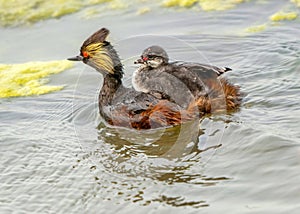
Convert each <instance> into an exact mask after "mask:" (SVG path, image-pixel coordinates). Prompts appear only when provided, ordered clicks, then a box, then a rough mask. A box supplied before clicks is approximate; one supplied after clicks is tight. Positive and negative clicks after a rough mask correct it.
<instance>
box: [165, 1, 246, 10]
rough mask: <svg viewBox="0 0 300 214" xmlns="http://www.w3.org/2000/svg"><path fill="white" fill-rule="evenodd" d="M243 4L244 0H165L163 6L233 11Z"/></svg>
mask: <svg viewBox="0 0 300 214" xmlns="http://www.w3.org/2000/svg"><path fill="white" fill-rule="evenodd" d="M242 2H244V0H165V1H163V5H164V6H165V7H191V6H194V5H196V4H199V6H200V7H201V8H202V10H205V11H212V10H228V9H232V8H234V7H235V6H236V5H238V4H240V3H242Z"/></svg>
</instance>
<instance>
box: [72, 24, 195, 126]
mask: <svg viewBox="0 0 300 214" xmlns="http://www.w3.org/2000/svg"><path fill="white" fill-rule="evenodd" d="M108 34H109V31H108V30H107V29H105V28H102V29H100V30H99V31H97V32H96V33H94V34H93V35H92V36H90V37H89V38H88V39H87V40H86V41H85V42H84V43H83V45H82V46H81V49H80V55H79V56H76V57H73V58H69V60H73V61H82V62H83V63H85V64H87V65H89V66H91V67H93V68H95V69H96V70H97V71H99V72H100V73H101V74H102V75H103V77H104V81H103V86H102V88H101V90H100V93H99V112H100V115H101V116H102V117H103V118H104V119H105V121H107V122H108V123H109V124H111V125H116V126H123V127H130V128H136V129H150V128H158V127H162V126H170V125H177V124H180V123H182V122H185V121H188V120H190V119H192V118H195V117H197V116H199V114H198V112H197V111H196V109H195V108H193V106H191V107H189V108H181V107H180V106H179V105H178V104H176V103H175V102H173V101H171V100H169V99H168V98H167V97H164V95H163V94H161V96H160V97H157V96H154V95H152V94H149V93H144V92H139V91H136V90H134V89H133V88H125V87H124V86H123V84H122V77H123V66H122V64H121V62H120V58H119V56H118V54H117V52H116V51H115V49H114V48H113V46H112V45H111V44H110V43H109V42H108V41H106V37H107V35H108ZM200 116H201V115H200Z"/></svg>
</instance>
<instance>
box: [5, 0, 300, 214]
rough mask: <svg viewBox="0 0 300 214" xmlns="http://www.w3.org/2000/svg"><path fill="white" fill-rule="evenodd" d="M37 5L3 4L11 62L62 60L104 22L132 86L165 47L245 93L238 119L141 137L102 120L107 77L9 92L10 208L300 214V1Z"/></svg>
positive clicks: (67, 79)
mask: <svg viewBox="0 0 300 214" xmlns="http://www.w3.org/2000/svg"><path fill="white" fill-rule="evenodd" d="M30 2H31V3H30ZM30 2H27V1H21V0H20V1H9V2H8V1H0V3H1V8H2V9H1V10H0V14H1V17H2V18H1V25H2V27H1V29H0V30H1V40H0V47H1V49H0V55H1V58H0V63H1V64H12V65H14V64H17V63H26V62H33V61H45V62H48V61H53V60H64V59H66V58H67V57H70V56H73V55H76V54H78V52H79V48H80V46H81V44H82V42H83V41H84V39H86V38H87V37H88V36H89V35H90V34H92V33H93V32H94V31H96V30H98V29H99V28H101V27H107V28H109V29H110V31H111V34H110V37H109V39H110V41H111V42H112V43H113V44H114V46H115V48H116V49H117V50H118V51H119V54H120V56H121V58H122V59H123V63H124V65H125V79H124V83H125V85H127V86H128V87H130V85H131V79H130V78H131V74H132V72H133V71H134V69H135V68H136V67H134V65H133V61H134V59H135V58H136V57H138V56H139V55H140V54H141V52H142V50H143V49H144V48H146V47H147V46H148V45H151V44H158V45H161V46H163V47H164V48H165V49H166V50H167V51H168V53H169V56H170V58H171V59H172V60H185V61H196V62H203V63H209V64H213V65H217V66H228V67H231V68H232V69H233V71H232V72H230V73H227V74H226V78H227V79H229V80H230V82H232V83H234V84H237V85H239V86H240V87H241V89H242V92H243V93H244V94H245V97H244V100H243V105H242V107H241V109H240V111H238V112H236V113H233V114H229V115H211V116H210V117H206V118H203V119H201V121H200V122H199V121H191V122H190V123H188V124H185V125H182V126H178V127H173V128H168V129H166V130H164V129H158V130H149V131H143V132H139V131H136V130H128V129H122V128H116V127H108V126H106V125H105V124H104V123H103V121H102V119H101V118H100V116H99V115H98V106H97V97H98V91H99V89H100V87H101V83H102V76H101V75H100V74H99V73H97V72H95V71H94V70H93V69H92V68H89V67H87V66H86V65H84V64H76V65H74V67H73V68H71V69H68V70H65V71H64V72H62V73H59V74H55V75H52V76H50V77H48V78H49V80H50V84H51V85H56V86H64V88H63V89H62V90H59V91H55V92H52V93H46V94H43V95H38V96H37V95H33V96H20V97H3V98H1V99H0V127H1V128H0V130H1V132H0V160H1V162H0V163H1V165H0V167H1V168H0V170H1V182H0V188H1V191H0V212H1V213H130V212H131V213H167V212H170V211H174V212H178V213H200V212H201V213H298V212H299V210H300V205H299V200H300V129H299V125H300V124H299V121H300V107H299V106H300V105H299V94H300V78H299V71H300V60H299V56H300V41H299V38H298V37H299V36H298V35H300V28H299V26H300V25H299V18H298V17H297V14H298V13H299V8H298V7H297V4H299V1H296V0H294V1H288V0H278V1H271V0H270V1H268V0H266V1H245V2H243V1H229V0H228V1H210V2H211V3H210V4H209V2H208V1H203V0H202V1H147V0H144V1H132V2H130V3H128V2H127V3H126V1H64V2H63V3H62V1H54V2H53V3H52V4H46V3H43V2H42V1H30ZM16 11H17V12H16ZM22 11H25V12H22ZM49 11H50V12H49ZM274 15H275V16H274ZM270 17H271V18H270ZM272 17H273V18H272ZM277 18H279V20H277ZM61 63H64V62H63V61H62V62H61ZM50 70H51V67H50ZM6 75H9V74H6ZM19 75H20V77H21V78H22V74H21V73H20V74H19ZM1 79H2V80H4V79H5V76H3V75H2V76H1ZM5 83H6V82H4V83H3V84H5ZM9 84H10V83H7V85H9ZM20 87H21V88H22V85H21V86H20Z"/></svg>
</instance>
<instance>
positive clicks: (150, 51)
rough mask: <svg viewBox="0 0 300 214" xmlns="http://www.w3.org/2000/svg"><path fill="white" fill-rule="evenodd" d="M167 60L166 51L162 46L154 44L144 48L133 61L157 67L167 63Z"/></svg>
mask: <svg viewBox="0 0 300 214" xmlns="http://www.w3.org/2000/svg"><path fill="white" fill-rule="evenodd" d="M168 62H169V57H168V54H167V52H166V51H165V50H164V49H163V48H161V47H159V46H157V45H154V46H151V47H148V48H146V49H145V50H144V51H143V54H142V56H141V58H140V59H138V60H136V61H135V62H134V63H135V64H138V63H139V64H144V65H145V66H147V67H150V68H157V67H159V66H161V65H164V64H168Z"/></svg>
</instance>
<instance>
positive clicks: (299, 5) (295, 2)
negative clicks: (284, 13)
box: [291, 0, 300, 7]
mask: <svg viewBox="0 0 300 214" xmlns="http://www.w3.org/2000/svg"><path fill="white" fill-rule="evenodd" d="M291 2H293V3H294V4H296V5H297V6H298V7H300V0H291Z"/></svg>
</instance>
